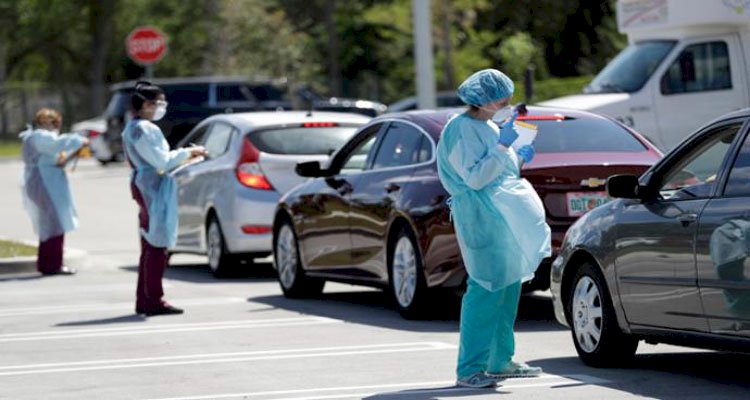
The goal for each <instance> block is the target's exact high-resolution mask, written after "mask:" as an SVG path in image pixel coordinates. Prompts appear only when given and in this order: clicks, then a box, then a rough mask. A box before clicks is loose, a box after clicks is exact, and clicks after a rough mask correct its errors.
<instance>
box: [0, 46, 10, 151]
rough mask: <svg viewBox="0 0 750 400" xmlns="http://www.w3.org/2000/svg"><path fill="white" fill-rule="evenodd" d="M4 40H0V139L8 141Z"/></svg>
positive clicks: (5, 49)
mask: <svg viewBox="0 0 750 400" xmlns="http://www.w3.org/2000/svg"><path fill="white" fill-rule="evenodd" d="M7 50H8V49H7V48H6V45H5V40H0V139H8V136H9V135H8V113H7V111H6V109H5V99H6V98H7V96H6V95H5V60H6V54H5V52H6V51H7Z"/></svg>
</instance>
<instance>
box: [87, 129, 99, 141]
mask: <svg viewBox="0 0 750 400" xmlns="http://www.w3.org/2000/svg"><path fill="white" fill-rule="evenodd" d="M101 134H102V133H101V132H99V131H94V130H89V137H90V138H92V139H93V138H95V137H97V136H99V135H101Z"/></svg>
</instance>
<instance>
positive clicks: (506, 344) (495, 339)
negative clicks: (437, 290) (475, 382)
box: [456, 278, 521, 379]
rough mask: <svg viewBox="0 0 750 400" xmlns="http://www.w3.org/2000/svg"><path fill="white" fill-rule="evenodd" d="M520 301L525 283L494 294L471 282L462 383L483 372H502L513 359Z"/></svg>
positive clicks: (464, 312)
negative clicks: (515, 327) (514, 328)
mask: <svg viewBox="0 0 750 400" xmlns="http://www.w3.org/2000/svg"><path fill="white" fill-rule="evenodd" d="M520 297H521V282H516V283H514V284H511V285H510V286H508V287H505V288H504V289H501V290H499V291H497V292H490V291H488V290H486V289H485V288H483V287H482V286H480V285H479V284H478V283H476V282H475V281H474V280H473V279H471V278H469V281H468V283H467V288H466V294H464V297H463V301H462V303H461V343H460V344H459V348H458V368H457V369H456V374H457V375H458V378H459V379H461V378H466V377H469V376H471V375H473V374H475V373H477V372H482V371H485V372H490V373H497V372H500V371H501V370H502V369H503V368H505V366H506V364H508V362H509V361H510V360H511V359H512V358H513V353H514V351H515V347H516V344H515V341H514V340H513V325H514V323H515V321H516V315H517V313H518V302H519V300H520Z"/></svg>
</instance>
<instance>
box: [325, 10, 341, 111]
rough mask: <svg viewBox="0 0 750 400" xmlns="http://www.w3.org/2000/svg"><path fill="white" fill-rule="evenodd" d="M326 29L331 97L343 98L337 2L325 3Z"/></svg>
mask: <svg viewBox="0 0 750 400" xmlns="http://www.w3.org/2000/svg"><path fill="white" fill-rule="evenodd" d="M325 4H326V6H325V16H324V19H325V27H326V33H327V34H328V80H329V83H330V89H331V96H341V93H342V79H341V61H340V57H341V49H340V47H341V41H340V40H339V34H338V30H337V29H336V20H335V19H334V18H335V13H336V2H335V1H328V0H326V2H325Z"/></svg>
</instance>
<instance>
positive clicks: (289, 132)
mask: <svg viewBox="0 0 750 400" xmlns="http://www.w3.org/2000/svg"><path fill="white" fill-rule="evenodd" d="M356 130H357V128H356V127H353V126H332V127H310V128H307V127H289V128H279V129H267V130H261V131H253V132H250V133H249V135H248V137H249V138H250V141H251V142H252V143H253V145H255V147H257V148H258V150H260V151H262V152H264V153H272V154H328V155H330V154H333V153H334V152H335V151H336V150H338V149H339V148H340V147H341V146H343V145H344V143H346V142H347V141H348V140H349V139H351V137H352V135H354V133H355V131H356Z"/></svg>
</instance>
